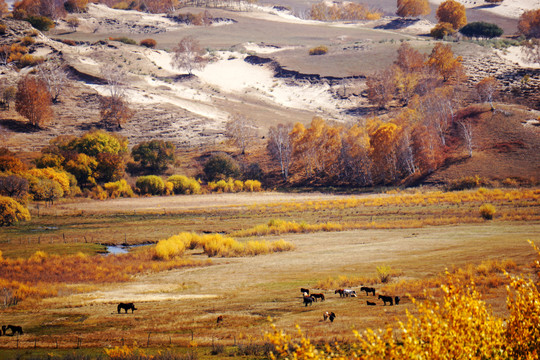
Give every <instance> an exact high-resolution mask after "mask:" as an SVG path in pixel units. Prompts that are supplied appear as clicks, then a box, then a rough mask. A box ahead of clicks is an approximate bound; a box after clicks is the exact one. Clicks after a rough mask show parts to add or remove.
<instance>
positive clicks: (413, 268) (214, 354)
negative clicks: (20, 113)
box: [0, 188, 540, 358]
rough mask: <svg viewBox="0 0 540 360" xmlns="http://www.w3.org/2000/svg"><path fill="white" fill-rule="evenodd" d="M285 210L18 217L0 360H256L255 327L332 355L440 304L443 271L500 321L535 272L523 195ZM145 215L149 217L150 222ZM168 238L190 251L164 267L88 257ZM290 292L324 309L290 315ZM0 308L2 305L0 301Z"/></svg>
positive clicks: (132, 255) (319, 199) (278, 206)
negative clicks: (123, 354)
mask: <svg viewBox="0 0 540 360" xmlns="http://www.w3.org/2000/svg"><path fill="white" fill-rule="evenodd" d="M286 198H287V196H280V194H275V195H274V196H271V194H268V193H266V194H259V195H253V194H245V195H244V194H235V195H234V197H232V196H229V195H227V194H222V195H211V196H204V195H201V196H176V197H163V198H136V199H120V200H109V201H102V202H100V201H95V202H94V201H92V202H73V203H68V202H64V203H58V204H55V205H54V206H52V207H48V208H43V207H42V208H40V209H39V216H38V215H37V210H38V209H36V208H32V209H31V212H32V220H31V221H29V222H26V223H23V224H19V225H18V226H16V227H11V228H8V229H2V232H1V233H0V250H1V251H2V273H3V277H2V282H3V284H2V288H4V289H6V288H7V289H14V290H13V293H12V294H11V295H12V296H11V298H13V294H17V295H19V296H20V297H21V300H20V301H18V302H17V303H16V304H12V305H11V306H3V307H2V308H1V310H0V311H1V319H2V324H17V325H21V326H22V327H23V329H24V335H22V336H14V337H9V336H2V337H0V347H1V348H2V350H0V357H1V358H13V357H19V356H20V357H22V358H25V357H26V358H31V356H39V354H41V355H43V354H53V355H54V356H58V357H61V356H67V355H65V354H76V355H78V356H81V357H82V356H85V354H89V352H90V354H91V356H94V357H95V356H97V355H98V354H101V355H102V356H106V354H105V352H104V350H103V349H109V351H113V350H114V349H115V347H120V348H122V346H126V348H125V349H124V350H125V351H133V349H134V348H140V351H142V352H145V353H146V354H151V353H153V352H157V351H161V352H162V354H163V353H165V352H167V351H173V352H175V353H179V354H184V355H181V356H182V357H185V358H188V357H189V358H194V357H196V358H221V357H233V358H244V357H248V358H254V357H255V358H263V357H265V356H267V353H266V351H267V350H268V349H269V345H268V344H267V341H266V340H265V338H264V334H265V333H266V332H268V331H270V326H269V320H268V319H269V317H271V318H272V322H273V323H274V324H275V325H276V326H277V327H278V328H280V329H286V330H287V331H294V327H295V325H299V326H300V327H301V328H302V329H303V330H304V333H306V334H307V335H308V336H309V337H310V338H311V339H312V340H313V341H319V342H329V341H333V340H337V341H340V342H343V343H345V344H346V343H348V342H350V341H353V339H354V334H353V332H352V329H356V330H363V329H367V328H374V329H377V328H381V327H385V326H386V325H389V324H395V323H396V322H397V321H398V320H399V319H404V317H405V313H406V311H407V310H408V311H414V306H413V304H412V302H411V300H410V299H409V298H407V296H406V295H407V294H412V295H413V296H414V297H415V298H419V299H423V298H424V297H425V296H426V295H425V294H424V290H430V289H431V290H432V291H433V294H435V296H439V295H440V294H439V293H438V290H437V289H438V288H439V286H440V285H441V284H444V283H445V282H446V281H448V279H447V278H446V277H445V276H443V275H442V274H443V272H444V271H445V270H448V272H449V273H450V274H451V276H454V277H456V278H459V279H463V280H465V281H469V280H474V281H475V282H476V283H477V286H478V288H479V289H480V291H481V292H482V294H483V296H484V297H485V299H486V301H487V302H488V304H489V305H490V306H491V307H492V309H493V311H494V313H496V314H505V313H506V312H507V310H506V303H505V299H506V290H505V285H506V284H507V283H508V279H507V278H506V277H505V276H504V275H503V271H508V272H509V273H517V272H519V273H525V274H532V272H533V271H534V269H533V268H532V262H533V260H535V252H534V250H533V249H532V247H531V246H530V245H529V244H528V243H527V240H532V241H535V242H536V243H538V240H539V237H538V234H539V233H540V215H539V214H540V213H539V211H538V209H539V205H540V202H539V198H540V192H539V191H538V190H537V189H484V188H480V189H474V190H465V191H454V192H441V191H432V190H427V189H426V190H418V189H417V190H412V191H408V190H407V191H388V192H386V193H381V194H372V195H325V194H313V195H303V196H301V197H296V198H295V196H294V195H292V194H291V195H290V198H291V199H293V200H290V201H287V200H285V199H286ZM126 200H128V201H129V202H130V203H129V204H130V206H128V207H125V205H126V203H125V201H126ZM117 202H119V203H120V204H122V205H123V206H118V203H117ZM156 202H157V203H160V204H161V207H160V208H159V209H155V208H154V209H153V210H152V209H151V207H152V206H150V204H152V205H155V204H154V203H156ZM195 203H196V204H195ZM486 203H487V204H491V205H493V207H494V208H495V213H494V216H493V219H492V220H486V219H484V218H483V217H482V215H481V213H480V207H481V206H482V205H483V204H486ZM117 207H118V208H129V209H130V211H129V212H128V211H119V210H114V209H116V208H117ZM181 233H189V234H191V233H195V234H198V235H197V236H198V238H197V239H199V240H197V241H198V243H197V242H196V241H191V240H190V241H188V242H184V243H183V245H182V247H181V251H179V252H178V253H177V255H171V256H166V257H163V256H161V257H160V256H158V255H157V254H159V252H158V251H156V248H155V247H154V246H153V245H149V246H142V247H134V248H133V249H131V251H130V252H129V253H128V254H121V255H103V251H104V250H105V244H145V243H149V244H154V243H157V242H159V241H160V240H165V239H169V240H171V239H173V238H174V237H173V235H177V234H181ZM205 236H206V237H207V238H211V237H212V238H214V239H215V238H220V239H225V238H227V239H228V238H230V239H233V240H234V242H235V244H236V245H234V246H237V247H238V246H240V247H242V249H248V248H250V247H249V246H251V249H253V248H254V246H255V245H254V244H258V245H257V246H259V245H260V244H262V243H263V242H267V243H272V242H274V241H276V240H281V241H282V242H283V243H287V244H291V245H292V246H291V249H287V251H280V250H278V252H261V253H260V255H253V254H259V253H258V252H257V251H253V252H248V251H247V252H245V253H241V252H233V253H226V252H223V253H220V252H211V250H210V251H209V250H208V248H207V246H205V244H204V243H203V241H202V240H200V239H202V238H204V237H205ZM190 239H191V237H190ZM231 241H232V240H231ZM248 243H251V245H249V246H248V245H247V244H248ZM162 244H165V242H162ZM238 244H240V245H238ZM219 246H221V245H219ZM171 254H172V252H171ZM383 275H386V276H387V277H388V279H389V280H388V281H387V282H386V283H382V282H381V279H382V278H383V277H382V276H383ZM362 285H369V286H373V287H375V288H376V289H377V294H387V295H392V296H400V297H401V298H402V301H401V303H400V304H399V305H398V306H393V307H390V306H382V302H381V303H377V306H369V307H368V306H366V301H368V300H369V301H375V302H377V301H379V302H380V300H377V299H376V297H375V298H374V297H373V296H371V295H369V296H366V294H365V293H360V292H359V289H360V287H361V286H362ZM301 287H307V288H310V289H311V290H312V292H320V293H323V294H324V295H325V297H326V301H324V302H320V301H319V302H317V303H314V304H313V305H312V306H308V307H306V306H303V304H302V296H301V293H300V288H301ZM337 288H352V289H356V290H357V292H358V297H357V298H340V297H339V295H337V294H335V293H334V290H335V289H337ZM15 289H16V290H15ZM0 295H2V298H0V303H2V304H5V302H6V301H7V300H8V299H9V296H8V294H7V292H6V290H4V291H3V293H2V294H0ZM119 302H133V303H135V306H136V307H137V310H136V311H135V312H134V313H133V314H131V312H130V313H128V314H124V313H122V314H118V313H117V309H116V305H117V304H118V303H119ZM325 311H332V312H334V313H335V314H336V315H337V317H336V320H335V321H334V322H333V323H330V322H328V321H323V316H322V315H323V313H324V312H325ZM219 315H221V316H223V322H221V323H219V324H217V323H216V319H217V317H218V316H219ZM110 349H113V350H110ZM117 350H118V351H121V350H120V349H117ZM265 354H266V355H265ZM53 355H51V356H53ZM108 356H110V357H111V354H109V355H108ZM178 356H180V355H178ZM112 357H113V356H112Z"/></svg>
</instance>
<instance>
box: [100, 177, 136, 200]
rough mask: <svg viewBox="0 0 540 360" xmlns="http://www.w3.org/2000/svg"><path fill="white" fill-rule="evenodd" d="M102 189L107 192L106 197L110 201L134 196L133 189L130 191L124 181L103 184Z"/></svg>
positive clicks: (129, 187)
mask: <svg viewBox="0 0 540 360" xmlns="http://www.w3.org/2000/svg"><path fill="white" fill-rule="evenodd" d="M103 188H104V190H105V191H107V194H108V197H109V198H111V199H116V198H119V197H133V196H135V193H134V192H133V189H131V186H129V184H128V183H127V181H126V180H124V179H122V180H118V181H113V182H108V183H105V185H103Z"/></svg>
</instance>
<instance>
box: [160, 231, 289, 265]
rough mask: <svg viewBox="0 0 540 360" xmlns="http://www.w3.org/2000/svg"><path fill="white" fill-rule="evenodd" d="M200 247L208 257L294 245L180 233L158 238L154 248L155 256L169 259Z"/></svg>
mask: <svg viewBox="0 0 540 360" xmlns="http://www.w3.org/2000/svg"><path fill="white" fill-rule="evenodd" d="M195 248H202V249H203V251H204V253H205V254H206V255H208V256H209V257H216V256H219V257H236V256H254V255H262V254H268V253H272V252H281V251H290V250H293V249H294V245H292V244H291V243H289V242H287V241H285V240H282V239H281V240H276V241H273V242H267V241H248V242H247V243H241V242H239V241H237V240H235V239H233V238H232V237H228V236H223V235H221V234H203V235H199V234H196V233H188V232H184V233H180V234H178V235H174V236H172V237H170V238H168V239H166V240H160V241H159V242H158V243H157V245H156V246H155V249H154V256H155V258H158V259H162V260H169V259H172V258H174V257H177V256H182V255H183V254H184V252H185V250H186V249H195Z"/></svg>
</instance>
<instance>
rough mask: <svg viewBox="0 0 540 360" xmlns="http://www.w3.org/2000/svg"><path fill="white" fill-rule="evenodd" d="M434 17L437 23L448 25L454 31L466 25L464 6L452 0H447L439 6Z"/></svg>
mask: <svg viewBox="0 0 540 360" xmlns="http://www.w3.org/2000/svg"><path fill="white" fill-rule="evenodd" d="M436 16H437V20H439V22H447V23H450V24H452V26H453V27H454V29H456V30H459V29H461V28H462V27H463V26H465V25H467V14H466V11H465V6H463V5H461V4H460V3H458V2H457V1H454V0H447V1H445V2H443V3H442V4H441V5H439V7H438V8H437V13H436Z"/></svg>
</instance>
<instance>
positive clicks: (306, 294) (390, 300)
mask: <svg viewBox="0 0 540 360" xmlns="http://www.w3.org/2000/svg"><path fill="white" fill-rule="evenodd" d="M360 291H365V292H366V296H368V295H370V294H371V295H373V297H375V288H372V287H367V286H362V287H361V288H360ZM300 292H301V293H302V295H303V304H304V306H308V305H313V303H314V302H317V300H321V301H324V300H325V297H324V294H322V293H316V294H314V293H311V294H310V291H309V289H306V288H300ZM334 294H339V297H340V298H344V297H357V295H356V290H352V289H337V290H336V291H334ZM377 299H379V300H382V302H383V306H386V304H389V305H390V306H393V305H398V304H399V302H400V300H401V298H400V297H399V296H387V295H380V294H379V296H378V298H377ZM366 305H368V306H376V305H377V303H376V302H373V301H369V300H366ZM335 317H336V314H334V313H333V312H328V311H326V312H325V313H324V314H323V320H326V319H330V321H331V322H333V321H334V318H335Z"/></svg>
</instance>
